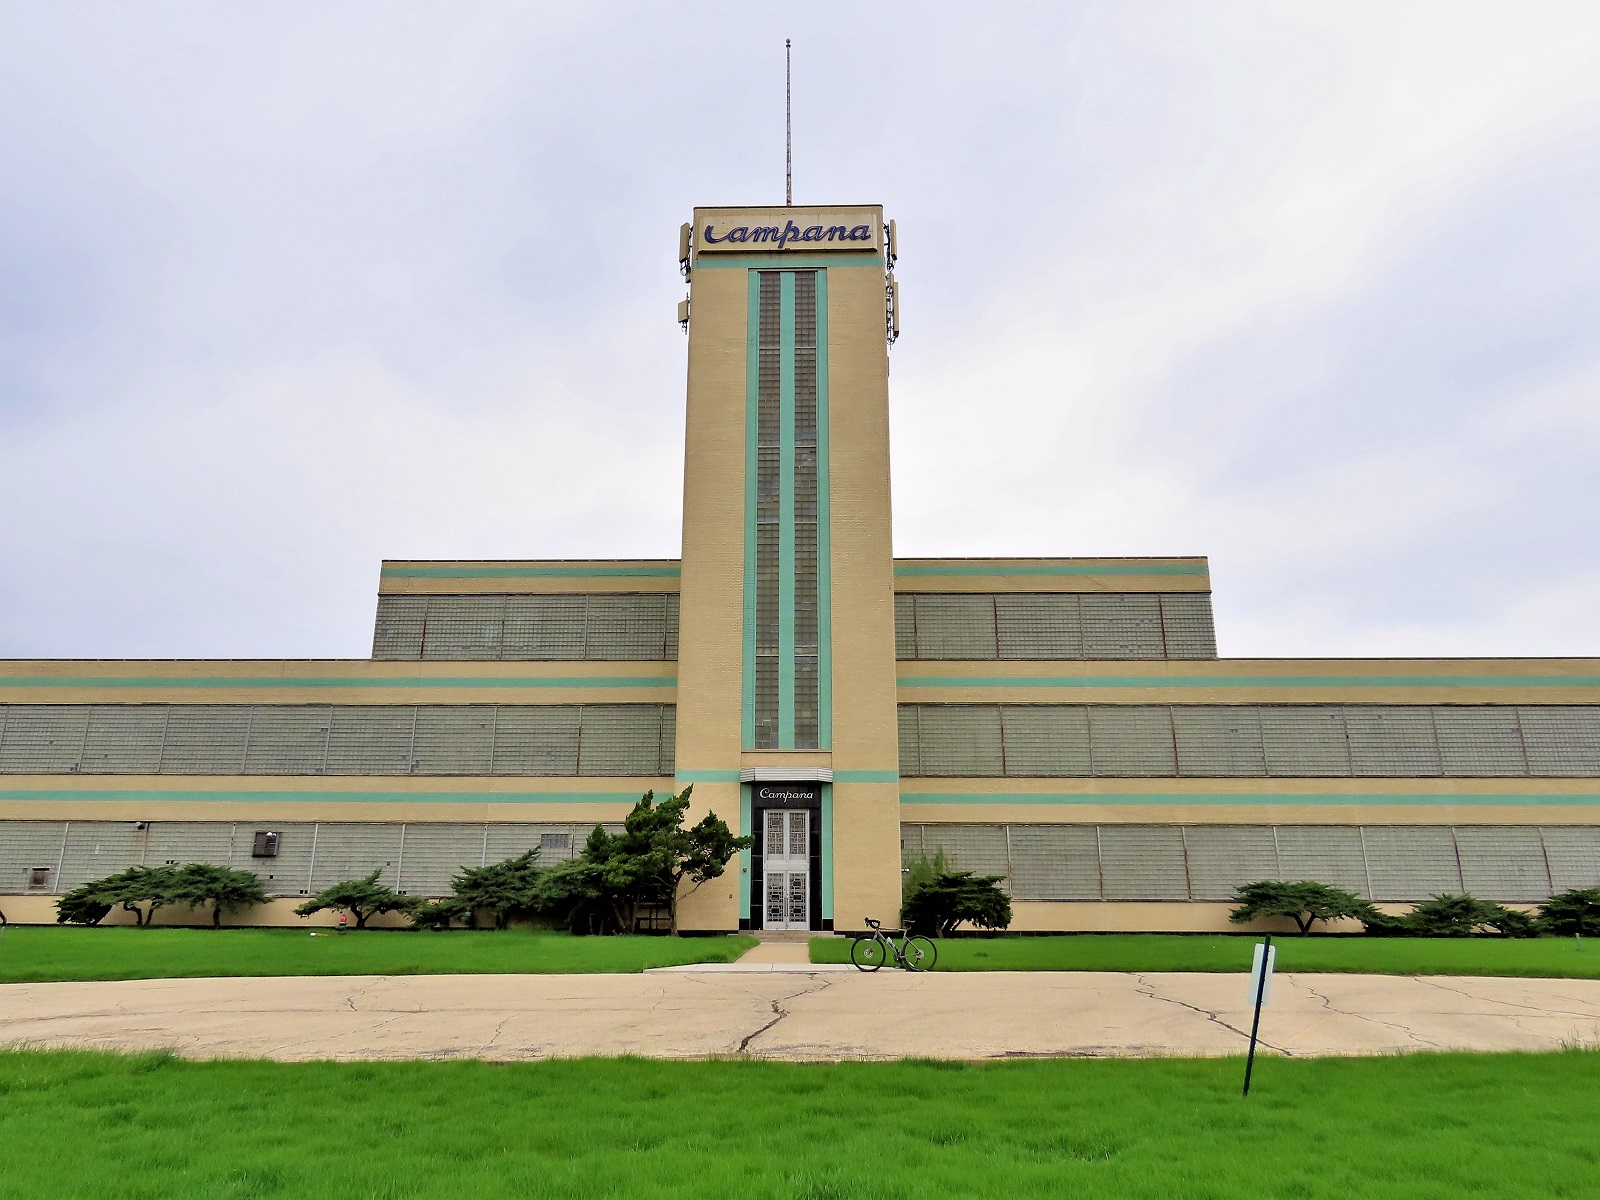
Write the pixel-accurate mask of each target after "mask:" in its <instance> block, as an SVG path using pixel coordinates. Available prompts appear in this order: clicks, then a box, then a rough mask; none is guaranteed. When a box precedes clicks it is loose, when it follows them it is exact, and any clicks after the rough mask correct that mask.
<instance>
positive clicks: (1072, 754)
mask: <svg viewBox="0 0 1600 1200" xmlns="http://www.w3.org/2000/svg"><path fill="white" fill-rule="evenodd" d="M1000 712H1001V721H1002V724H1003V727H1004V733H1005V765H1006V774H1007V775H1023V776H1028V775H1032V776H1041V777H1042V776H1060V777H1076V778H1082V777H1085V776H1088V775H1091V774H1093V771H1092V770H1091V768H1090V760H1089V712H1088V710H1087V709H1086V708H1084V707H1083V706H1082V705H1065V704H1050V705H1044V704H1040V705H1006V706H1005V707H1004V708H1002V709H1001V710H1000Z"/></svg>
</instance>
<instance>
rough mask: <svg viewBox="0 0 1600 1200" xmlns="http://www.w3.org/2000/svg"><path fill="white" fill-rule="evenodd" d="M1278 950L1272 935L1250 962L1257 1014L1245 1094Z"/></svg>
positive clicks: (1252, 1025) (1252, 1023)
mask: <svg viewBox="0 0 1600 1200" xmlns="http://www.w3.org/2000/svg"><path fill="white" fill-rule="evenodd" d="M1277 962H1278V952H1277V951H1276V950H1275V949H1273V946H1272V935H1271V934H1270V933H1269V934H1267V937H1266V940H1265V941H1262V942H1258V943H1257V944H1256V953H1255V959H1254V960H1253V961H1252V962H1251V964H1250V1004H1251V1006H1252V1007H1253V1008H1254V1010H1255V1015H1254V1016H1253V1017H1252V1018H1251V1020H1250V1053H1249V1054H1248V1055H1247V1056H1246V1057H1245V1060H1244V1094H1245V1095H1246V1096H1248V1095H1249V1094H1250V1073H1251V1072H1252V1071H1253V1070H1255V1065H1256V1034H1257V1033H1258V1032H1259V1031H1260V1029H1261V1006H1262V1005H1263V1004H1265V1003H1266V1002H1267V998H1268V997H1269V996H1270V995H1271V994H1272V968H1273V967H1274V966H1276V965H1277Z"/></svg>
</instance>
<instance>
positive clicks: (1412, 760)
mask: <svg viewBox="0 0 1600 1200" xmlns="http://www.w3.org/2000/svg"><path fill="white" fill-rule="evenodd" d="M1344 726H1345V734H1346V736H1347V737H1348V738H1349V741H1350V766H1351V773H1352V774H1354V775H1360V776H1380V777H1407V776H1410V777H1419V776H1427V775H1438V774H1440V773H1441V771H1440V766H1439V748H1438V745H1437V743H1436V742H1435V740H1434V734H1433V714H1432V712H1431V711H1430V710H1429V709H1428V708H1427V706H1425V705H1419V704H1413V705H1382V704H1356V705H1348V706H1346V707H1345V709H1344Z"/></svg>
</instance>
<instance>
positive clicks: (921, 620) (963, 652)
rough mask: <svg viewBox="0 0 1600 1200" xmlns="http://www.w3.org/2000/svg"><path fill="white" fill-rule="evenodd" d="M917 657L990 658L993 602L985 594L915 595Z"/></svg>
mask: <svg viewBox="0 0 1600 1200" xmlns="http://www.w3.org/2000/svg"><path fill="white" fill-rule="evenodd" d="M916 604H917V657H918V658H921V659H949V660H955V659H992V658H995V657H996V655H997V653H998V652H997V649H996V642H995V628H994V600H993V598H992V597H990V596H984V595H960V594H955V595H948V596H944V595H927V596H918V597H917V598H916Z"/></svg>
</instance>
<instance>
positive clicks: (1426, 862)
mask: <svg viewBox="0 0 1600 1200" xmlns="http://www.w3.org/2000/svg"><path fill="white" fill-rule="evenodd" d="M1361 840H1362V845H1363V846H1365V848H1366V855H1367V876H1368V878H1369V879H1371V880H1372V898H1373V899H1374V900H1412V901H1416V900H1426V899H1427V898H1428V897H1429V896H1434V895H1440V894H1444V893H1450V894H1455V893H1458V892H1460V891H1462V886H1461V870H1460V867H1459V866H1458V865H1457V863H1456V845H1455V838H1454V837H1453V836H1452V834H1451V831H1450V829H1449V827H1448V826H1443V825H1439V826H1432V825H1422V826H1417V825H1409V826H1408V825H1366V826H1363V827H1362V830H1361Z"/></svg>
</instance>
